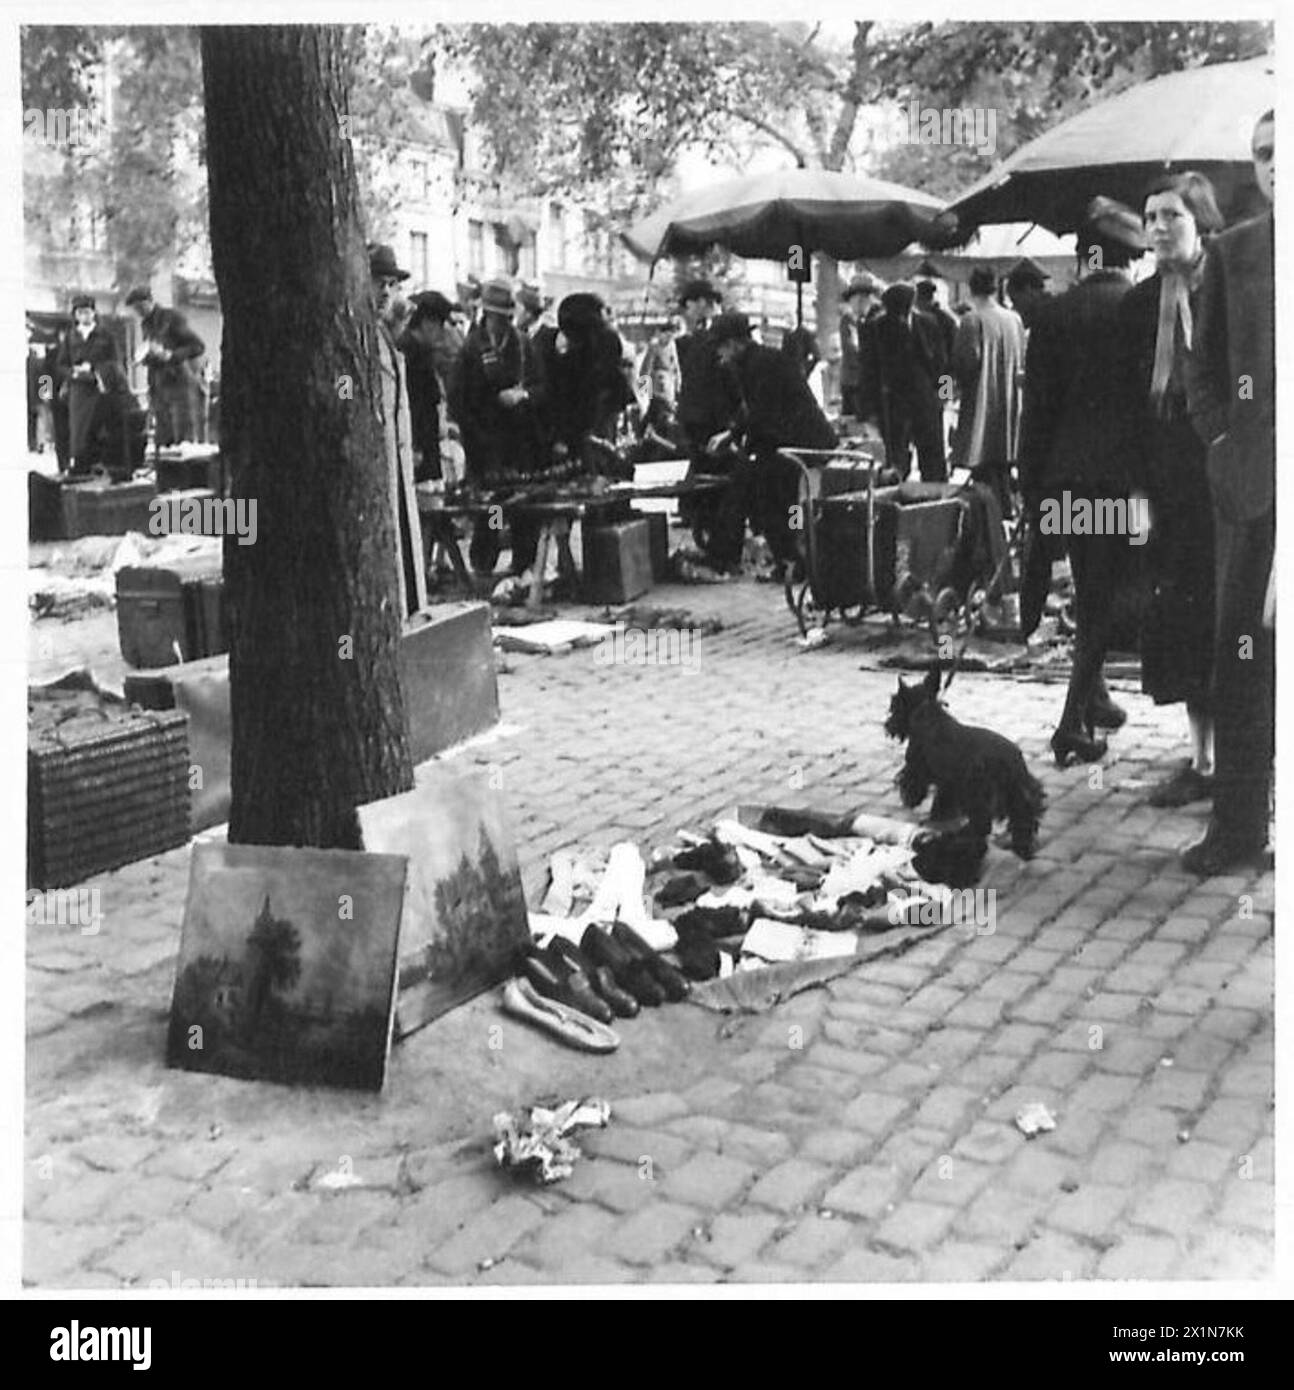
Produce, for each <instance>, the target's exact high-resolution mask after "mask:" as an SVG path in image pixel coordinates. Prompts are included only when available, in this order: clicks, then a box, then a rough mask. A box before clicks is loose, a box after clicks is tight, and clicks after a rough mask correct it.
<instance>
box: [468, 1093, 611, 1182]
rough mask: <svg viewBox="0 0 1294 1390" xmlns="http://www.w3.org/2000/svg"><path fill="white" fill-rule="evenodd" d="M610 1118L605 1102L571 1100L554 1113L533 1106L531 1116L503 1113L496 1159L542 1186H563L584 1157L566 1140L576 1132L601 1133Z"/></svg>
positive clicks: (496, 1128)
mask: <svg viewBox="0 0 1294 1390" xmlns="http://www.w3.org/2000/svg"><path fill="white" fill-rule="evenodd" d="M610 1118H611V1107H610V1105H608V1104H607V1102H606V1101H604V1100H598V1099H596V1098H592V1097H591V1098H589V1099H585V1100H568V1101H566V1102H565V1103H564V1104H562V1105H559V1106H558V1107H557V1108H556V1109H555V1110H550V1109H548V1108H547V1107H545V1106H541V1105H535V1106H531V1108H530V1111H529V1113H524V1112H521V1113H517V1114H514V1113H512V1112H511V1111H507V1110H504V1111H500V1113H499V1114H497V1115H496V1116H495V1117H494V1137H495V1144H494V1158H495V1162H496V1163H498V1165H499V1167H500V1168H505V1169H508V1170H510V1171H512V1172H518V1173H530V1174H532V1175H533V1176H534V1177H535V1178H536V1179H537V1180H538V1181H539V1182H541V1183H553V1182H560V1181H561V1180H562V1179H563V1178H569V1177H570V1175H571V1174H572V1172H574V1171H575V1162H576V1160H577V1159H579V1158H581V1157H582V1156H583V1151H582V1150H581V1149H580V1147H579V1145H578V1144H576V1143H575V1142H574V1141H573V1140H571V1139H568V1138H567V1137H566V1136H567V1135H568V1134H570V1133H571V1131H572V1130H577V1129H602V1128H605V1126H606V1124H607V1121H608V1120H610Z"/></svg>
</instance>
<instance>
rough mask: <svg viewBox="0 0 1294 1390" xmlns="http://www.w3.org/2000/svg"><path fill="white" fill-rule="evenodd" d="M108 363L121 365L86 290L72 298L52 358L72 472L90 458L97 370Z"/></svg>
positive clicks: (96, 405)
mask: <svg viewBox="0 0 1294 1390" xmlns="http://www.w3.org/2000/svg"><path fill="white" fill-rule="evenodd" d="M110 365H111V366H117V367H120V366H121V358H120V356H119V355H118V352H117V344H116V341H115V340H114V339H113V336H112V334H111V333H109V332H108V330H107V329H106V328H104V327H102V326H101V325H100V323H99V316H98V313H97V312H96V310H95V307H94V300H93V299H91V298H90V296H89V295H88V294H82V295H77V297H76V298H75V299H74V300H73V301H72V327H71V328H69V329H68V331H67V332H66V333H65V334H64V335H63V341H62V342H61V343H60V344H59V349H58V356H57V357H56V358H55V361H54V375H55V377H56V378H57V380H58V390H59V394H60V396H61V397H62V398H63V399H64V400H65V401H66V402H67V414H68V434H69V441H68V452H69V454H70V455H71V458H72V471H73V472H74V473H75V472H82V471H85V470H86V469H88V468H89V467H90V466H91V464H92V463H93V462H94V459H93V457H92V452H93V445H94V442H95V441H94V434H95V426H96V424H97V421H98V415H99V394H100V375H99V374H100V372H101V371H102V370H103V368H105V367H108V366H110Z"/></svg>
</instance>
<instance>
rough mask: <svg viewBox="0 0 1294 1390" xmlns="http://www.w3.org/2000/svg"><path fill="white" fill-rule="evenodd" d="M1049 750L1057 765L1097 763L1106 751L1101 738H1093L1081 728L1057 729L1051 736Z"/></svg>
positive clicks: (1104, 743)
mask: <svg viewBox="0 0 1294 1390" xmlns="http://www.w3.org/2000/svg"><path fill="white" fill-rule="evenodd" d="M1051 751H1052V752H1053V753H1054V754H1055V757H1056V766H1057V767H1068V766H1069V765H1070V764H1071V763H1099V762H1100V761H1101V759H1102V758H1103V757H1105V753H1106V742H1105V740H1104V739H1103V738H1093V737H1092V736H1091V735H1090V734H1087V733H1084V732H1083V730H1082V729H1057V730H1056V732H1055V733H1054V734H1052V736H1051Z"/></svg>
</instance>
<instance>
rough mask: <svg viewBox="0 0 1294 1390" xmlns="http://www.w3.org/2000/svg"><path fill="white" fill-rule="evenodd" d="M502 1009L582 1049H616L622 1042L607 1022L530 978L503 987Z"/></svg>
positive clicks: (517, 980)
mask: <svg viewBox="0 0 1294 1390" xmlns="http://www.w3.org/2000/svg"><path fill="white" fill-rule="evenodd" d="M503 1011H504V1013H508V1014H511V1015H512V1016H513V1017H514V1018H523V1019H525V1020H526V1022H527V1023H533V1024H534V1025H535V1026H536V1027H538V1028H542V1029H543V1030H544V1032H546V1033H551V1034H552V1036H553V1037H555V1038H557V1039H559V1040H560V1041H561V1042H564V1043H566V1044H568V1046H570V1047H577V1048H579V1049H580V1051H581V1052H614V1051H615V1050H616V1048H617V1047H619V1046H620V1039H619V1037H618V1036H617V1034H616V1033H614V1032H613V1031H612V1030H611V1029H610V1028H608V1027H606V1025H605V1024H602V1023H599V1022H598V1021H597V1020H596V1019H593V1018H588V1017H586V1016H585V1015H584V1014H582V1013H580V1012H579V1011H578V1010H576V1009H568V1008H567V1007H566V1005H565V1004H562V1003H559V1002H558V1001H557V1000H555V999H552V998H550V997H548V996H545V995H542V994H540V993H539V992H538V991H537V990H536V989H535V987H534V986H533V985H532V984H531V983H530V981H529V980H528V979H523V978H518V979H515V980H509V981H508V983H507V984H506V985H505V986H504V987H503Z"/></svg>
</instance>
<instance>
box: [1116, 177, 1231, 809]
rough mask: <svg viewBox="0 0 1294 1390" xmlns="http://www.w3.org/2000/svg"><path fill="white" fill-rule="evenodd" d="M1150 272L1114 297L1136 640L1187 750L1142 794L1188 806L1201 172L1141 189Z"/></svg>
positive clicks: (1204, 539)
mask: <svg viewBox="0 0 1294 1390" xmlns="http://www.w3.org/2000/svg"><path fill="white" fill-rule="evenodd" d="M1143 219H1144V224H1145V229H1146V235H1147V237H1148V238H1149V240H1150V244H1151V247H1152V249H1153V251H1154V253H1155V273H1154V274H1153V275H1151V276H1150V277H1149V278H1148V279H1145V280H1143V281H1141V283H1140V284H1138V285H1135V286H1134V287H1133V289H1132V290H1131V291H1130V292H1129V293H1128V294H1127V295H1126V296H1125V297H1124V299H1123V301H1122V303H1121V304H1120V306H1119V308H1120V312H1121V316H1122V325H1123V334H1122V336H1123V340H1124V343H1125V346H1126V350H1127V352H1128V354H1129V366H1128V372H1129V378H1130V382H1131V388H1132V390H1133V391H1134V393H1135V403H1136V410H1135V413H1134V416H1133V421H1134V425H1133V430H1132V432H1131V435H1130V439H1129V445H1130V448H1131V449H1132V451H1133V454H1134V459H1133V464H1134V467H1136V468H1137V470H1138V471H1139V473H1140V476H1141V478H1142V481H1143V485H1144V487H1145V490H1146V494H1147V497H1148V501H1149V507H1150V541H1149V545H1148V546H1147V557H1146V558H1147V562H1148V564H1149V569H1150V582H1151V601H1150V606H1149V611H1148V612H1147V615H1146V620H1145V622H1144V625H1143V629H1142V637H1141V683H1142V689H1143V690H1144V691H1145V693H1146V694H1147V695H1149V696H1150V697H1151V699H1153V700H1154V702H1155V703H1156V704H1157V705H1167V704H1177V703H1178V702H1184V703H1185V705H1186V718H1187V722H1188V724H1189V726H1190V734H1191V757H1190V759H1189V760H1188V761H1187V762H1186V763H1185V764H1184V765H1183V766H1181V767H1180V768H1178V769H1177V770H1176V771H1175V772H1174V773H1173V774H1172V775H1171V776H1170V777H1169V778H1168V779H1167V780H1166V781H1164V782H1161V783H1160V784H1159V786H1157V787H1156V788H1155V789H1154V791H1153V792H1152V793H1151V795H1150V797H1149V801H1150V804H1151V805H1152V806H1185V805H1186V804H1187V803H1188V802H1192V801H1203V800H1207V799H1208V798H1209V797H1210V796H1211V795H1212V772H1213V720H1212V717H1211V714H1210V703H1209V686H1210V683H1211V679H1212V667H1213V615H1214V596H1213V588H1214V573H1213V513H1212V506H1211V502H1210V496H1209V482H1208V475H1207V472H1206V468H1205V458H1206V454H1207V450H1206V449H1205V447H1204V445H1203V444H1201V442H1200V440H1199V438H1198V437H1197V436H1196V433H1195V431H1194V429H1193V428H1192V427H1191V423H1190V420H1189V418H1188V416H1187V408H1186V363H1187V355H1188V354H1189V352H1190V350H1191V341H1192V334H1193V329H1194V321H1195V314H1196V310H1197V307H1198V292H1199V288H1200V283H1201V280H1202V278H1203V274H1204V251H1205V245H1206V242H1207V240H1208V238H1209V236H1210V235H1211V234H1212V233H1214V232H1217V231H1220V230H1221V228H1222V217H1221V214H1220V213H1219V212H1218V205H1217V201H1216V199H1215V198H1214V193H1213V186H1212V184H1210V183H1209V181H1208V179H1206V178H1205V177H1204V175H1203V174H1199V173H1195V172H1187V173H1180V174H1165V175H1162V176H1161V177H1159V178H1157V179H1156V180H1155V181H1154V182H1153V183H1152V184H1151V185H1150V187H1149V188H1148V189H1147V190H1146V195H1145V200H1144V203H1143Z"/></svg>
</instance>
